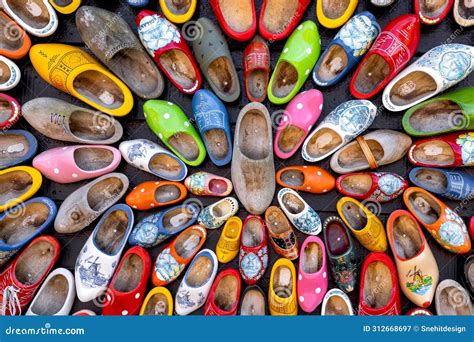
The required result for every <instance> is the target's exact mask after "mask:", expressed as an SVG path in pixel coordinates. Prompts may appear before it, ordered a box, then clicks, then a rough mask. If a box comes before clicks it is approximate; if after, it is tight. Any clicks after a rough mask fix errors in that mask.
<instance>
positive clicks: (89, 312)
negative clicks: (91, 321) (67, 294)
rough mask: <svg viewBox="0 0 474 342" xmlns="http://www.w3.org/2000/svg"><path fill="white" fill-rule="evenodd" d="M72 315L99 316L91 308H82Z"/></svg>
mask: <svg viewBox="0 0 474 342" xmlns="http://www.w3.org/2000/svg"><path fill="white" fill-rule="evenodd" d="M71 316H97V315H96V313H95V312H94V311H92V310H89V309H82V310H79V311H76V312H75V313H73V314H72V315H71Z"/></svg>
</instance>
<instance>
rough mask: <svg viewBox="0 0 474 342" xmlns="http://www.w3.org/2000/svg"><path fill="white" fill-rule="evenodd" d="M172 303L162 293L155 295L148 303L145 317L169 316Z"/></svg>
mask: <svg viewBox="0 0 474 342" xmlns="http://www.w3.org/2000/svg"><path fill="white" fill-rule="evenodd" d="M169 307H170V303H169V302H168V298H167V297H166V296H165V295H164V294H162V293H155V294H154V295H152V296H151V297H150V299H149V300H148V302H147V303H146V306H145V310H144V312H143V315H144V316H167V315H168V312H169V310H170V309H169Z"/></svg>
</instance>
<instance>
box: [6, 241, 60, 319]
mask: <svg viewBox="0 0 474 342" xmlns="http://www.w3.org/2000/svg"><path fill="white" fill-rule="evenodd" d="M60 250H61V246H60V245H59V242H58V240H56V238H54V237H52V236H39V237H37V238H36V239H34V240H33V241H31V242H30V244H29V245H28V246H26V248H25V249H24V250H23V251H22V252H21V253H20V254H19V255H18V256H17V257H16V258H15V259H14V260H13V261H12V262H11V263H10V264H9V265H8V266H7V268H5V269H4V270H3V272H2V273H0V303H1V304H0V308H1V314H2V316H5V315H9V316H15V315H21V312H22V310H24V309H25V308H26V306H27V305H28V304H29V303H30V302H31V300H32V299H33V296H34V295H35V292H36V290H37V289H38V288H39V286H40V285H41V283H42V282H43V280H44V279H45V278H46V276H47V275H48V273H49V272H50V271H51V269H52V268H53V266H54V264H55V263H56V261H57V260H58V258H59V253H60Z"/></svg>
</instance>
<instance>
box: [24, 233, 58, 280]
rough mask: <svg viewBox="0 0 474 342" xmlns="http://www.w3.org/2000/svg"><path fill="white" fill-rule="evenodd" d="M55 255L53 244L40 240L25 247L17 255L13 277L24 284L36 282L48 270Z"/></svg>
mask: <svg viewBox="0 0 474 342" xmlns="http://www.w3.org/2000/svg"><path fill="white" fill-rule="evenodd" d="M54 256H55V249H54V247H53V245H52V244H51V243H50V242H49V241H46V240H40V241H38V242H36V243H34V244H33V245H31V246H29V247H28V248H26V249H25V250H24V251H23V252H22V253H21V254H20V256H19V258H18V260H17V263H16V267H15V277H16V279H17V280H18V281H19V282H20V283H21V284H24V285H33V284H36V283H37V282H38V281H39V280H40V279H41V278H42V277H43V276H44V275H45V274H46V272H47V271H48V270H49V267H50V266H51V263H52V262H53V259H54Z"/></svg>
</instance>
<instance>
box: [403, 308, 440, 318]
mask: <svg viewBox="0 0 474 342" xmlns="http://www.w3.org/2000/svg"><path fill="white" fill-rule="evenodd" d="M405 316H433V313H432V312H431V311H430V310H428V309H424V308H413V309H411V310H409V311H408V312H407V313H406V314H405Z"/></svg>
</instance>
